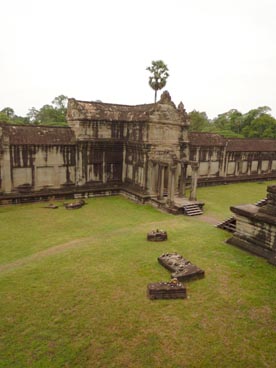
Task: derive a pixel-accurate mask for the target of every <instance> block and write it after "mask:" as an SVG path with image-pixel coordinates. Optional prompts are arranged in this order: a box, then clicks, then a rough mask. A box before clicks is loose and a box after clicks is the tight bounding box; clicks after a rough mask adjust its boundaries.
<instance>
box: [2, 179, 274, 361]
mask: <svg viewBox="0 0 276 368" xmlns="http://www.w3.org/2000/svg"><path fill="white" fill-rule="evenodd" d="M268 184H272V182H270V183H243V184H232V185H224V186H216V187H208V188H200V189H199V190H198V199H200V200H202V201H204V202H205V204H206V206H205V214H204V216H206V217H210V218H212V219H217V220H218V221H219V220H223V219H224V218H226V217H228V216H229V215H230V211H229V206H230V205H235V204H242V203H254V202H256V201H257V200H259V199H261V198H264V197H265V196H266V187H267V185H268ZM273 184H276V182H273ZM87 202H88V205H86V206H84V207H83V208H81V209H79V210H74V211H67V210H65V209H64V208H63V207H60V208H59V209H57V210H49V209H45V208H43V206H45V204H44V203H36V204H25V205H16V206H3V207H0V293H1V294H0V296H1V297H0V367H1V368H2V367H7V368H10V367H12V368H17V367H18V368H24V367H41V368H44V367H45V368H46V367H70V368H76V367H93V368H97V367H104V368H105V367H109V368H111V367H114V368H115V367H116V368H117V367H118V368H121V367H130V368H132V367H137V368H143V367H146V368H151V367H156V368H159V367H160V368H161V367H162V368H165V367H166V368H184V367H188V368H190V367H191V368H192V367H195V368H198V367H212V368H213V367H227V368H228V367H230V368H232V367H239V368H242V367H250V368H251V367H258V368H259V367H275V361H276V308H275V306H276V268H275V267H273V266H271V265H269V264H268V263H267V262H266V261H265V260H264V259H262V258H259V257H256V256H253V255H251V254H249V253H246V252H244V251H242V250H240V249H238V248H235V247H232V246H230V245H226V244H225V243H224V241H225V240H226V239H227V238H229V237H230V235H229V233H227V232H225V231H223V230H219V229H217V228H215V227H214V226H212V225H210V223H208V222H205V221H203V219H202V218H200V217H195V218H190V217H185V216H173V215H170V214H166V213H162V212H159V211H157V210H156V209H154V208H152V207H150V206H147V205H146V206H142V205H137V204H135V203H133V202H131V201H128V200H126V199H124V198H122V197H108V198H91V199H89V200H88V201H87ZM57 203H58V202H57ZM157 227H158V228H161V229H165V230H167V232H168V236H169V240H168V241H167V242H164V243H148V242H147V241H146V240H145V239H146V233H147V232H148V231H150V230H152V229H154V228H157ZM174 251H175V252H178V253H180V254H181V255H183V256H184V257H185V258H187V259H189V260H190V261H191V262H193V263H195V264H196V265H198V266H199V267H200V268H202V269H204V270H205V274H206V277H205V278H204V279H202V280H197V281H192V282H190V283H187V284H186V286H187V291H188V298H187V299H184V300H155V301H151V300H149V299H147V297H146V286H147V284H148V283H150V282H156V281H168V280H169V278H170V274H169V272H168V271H167V270H165V269H164V268H163V267H161V266H160V265H159V264H158V262H157V257H158V256H159V255H160V254H162V253H164V252H174Z"/></svg>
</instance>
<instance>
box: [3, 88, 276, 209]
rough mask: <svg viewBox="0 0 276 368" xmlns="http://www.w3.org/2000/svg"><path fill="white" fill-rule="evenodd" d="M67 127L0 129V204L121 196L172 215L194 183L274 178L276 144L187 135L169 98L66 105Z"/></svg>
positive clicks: (182, 115) (192, 195) (182, 114)
mask: <svg viewBox="0 0 276 368" xmlns="http://www.w3.org/2000/svg"><path fill="white" fill-rule="evenodd" d="M67 120H68V127H49V126H32V125H28V126H27V125H26V126H19V125H8V124H1V123H0V203H17V202H22V201H30V200H41V199H47V198H50V197H53V196H54V197H56V198H59V197H60V198H66V197H72V196H75V197H78V196H91V197H92V196H97V195H112V194H119V193H120V194H123V195H126V196H128V197H130V198H132V199H134V200H136V201H139V202H141V203H145V202H149V203H151V204H152V205H154V206H157V207H164V208H166V209H168V210H170V211H171V212H177V210H178V208H179V207H181V206H182V205H183V203H184V202H185V200H186V201H187V200H189V199H190V200H192V201H196V187H197V184H200V185H208V184H216V183H227V182H235V181H242V180H259V179H275V178H276V140H273V139H226V138H223V137H221V136H219V135H217V134H210V133H192V132H190V133H189V121H188V116H187V113H186V111H185V109H184V106H183V104H182V103H180V104H179V105H178V107H176V105H175V104H174V103H173V102H172V100H171V97H170V95H169V93H168V92H164V93H163V94H162V96H161V99H160V101H159V102H157V103H155V104H144V105H136V106H127V105H117V104H108V103H102V102H86V101H78V100H75V99H69V102H68V114H67ZM183 201H184V202H183Z"/></svg>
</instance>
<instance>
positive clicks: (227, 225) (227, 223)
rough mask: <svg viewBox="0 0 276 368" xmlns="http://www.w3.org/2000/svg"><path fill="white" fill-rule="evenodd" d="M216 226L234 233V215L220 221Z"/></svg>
mask: <svg viewBox="0 0 276 368" xmlns="http://www.w3.org/2000/svg"><path fill="white" fill-rule="evenodd" d="M216 227H217V228H219V229H222V230H226V231H229V233H234V232H235V231H236V219H235V217H233V216H232V217H229V218H228V219H226V220H224V221H222V222H220V223H219V224H217V225H216Z"/></svg>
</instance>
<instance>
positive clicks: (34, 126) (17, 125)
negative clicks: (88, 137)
mask: <svg viewBox="0 0 276 368" xmlns="http://www.w3.org/2000/svg"><path fill="white" fill-rule="evenodd" d="M0 126H1V127H7V128H20V127H23V128H47V129H49V128H55V129H56V128H60V129H71V128H70V127H69V126H68V125H47V124H39V125H37V124H31V123H29V124H28V123H26V124H10V123H5V122H3V121H0Z"/></svg>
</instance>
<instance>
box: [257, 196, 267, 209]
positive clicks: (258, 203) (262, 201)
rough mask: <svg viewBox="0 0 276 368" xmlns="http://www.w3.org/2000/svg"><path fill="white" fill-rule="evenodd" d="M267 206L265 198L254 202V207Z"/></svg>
mask: <svg viewBox="0 0 276 368" xmlns="http://www.w3.org/2000/svg"><path fill="white" fill-rule="evenodd" d="M266 204H267V198H263V199H261V200H260V201H258V202H256V203H255V206H257V207H263V206H265V205H266Z"/></svg>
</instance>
